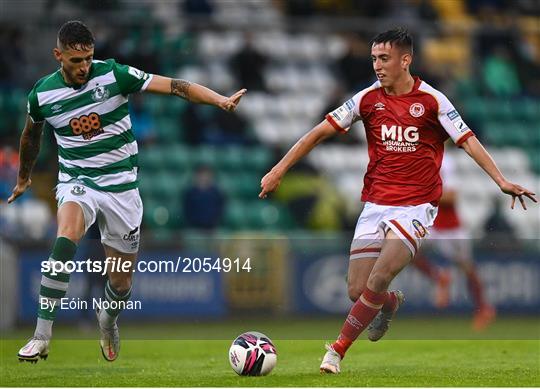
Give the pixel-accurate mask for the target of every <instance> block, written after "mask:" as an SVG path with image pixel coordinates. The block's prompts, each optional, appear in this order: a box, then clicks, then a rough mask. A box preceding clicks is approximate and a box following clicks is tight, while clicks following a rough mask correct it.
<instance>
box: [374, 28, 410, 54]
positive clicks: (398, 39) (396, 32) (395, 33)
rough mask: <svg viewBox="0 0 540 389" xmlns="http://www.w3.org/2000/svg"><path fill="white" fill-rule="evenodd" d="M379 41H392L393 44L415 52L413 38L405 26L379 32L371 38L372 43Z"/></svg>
mask: <svg viewBox="0 0 540 389" xmlns="http://www.w3.org/2000/svg"><path fill="white" fill-rule="evenodd" d="M379 43H390V45H392V46H394V45H395V46H397V47H399V48H400V49H402V50H404V51H408V52H409V53H411V54H412V53H413V38H412V36H411V34H409V31H407V29H405V28H401V27H400V28H396V29H393V30H388V31H385V32H381V33H380V34H377V36H375V37H374V38H373V39H372V40H371V45H374V44H379Z"/></svg>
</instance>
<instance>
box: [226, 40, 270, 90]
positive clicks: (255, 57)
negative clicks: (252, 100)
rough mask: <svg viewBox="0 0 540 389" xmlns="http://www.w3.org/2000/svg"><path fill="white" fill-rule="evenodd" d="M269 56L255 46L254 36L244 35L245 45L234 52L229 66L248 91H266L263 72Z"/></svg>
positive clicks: (240, 83)
mask: <svg viewBox="0 0 540 389" xmlns="http://www.w3.org/2000/svg"><path fill="white" fill-rule="evenodd" d="M267 63H268V58H267V56H266V55H263V54H261V53H260V52H259V51H257V49H256V48H255V47H254V46H253V36H252V35H251V34H250V33H246V34H245V35H244V46H243V47H242V49H240V51H239V52H237V53H236V54H233V56H232V57H231V59H230V62H229V66H230V69H231V72H232V73H233V74H234V75H235V77H236V79H237V80H238V83H239V85H240V86H241V87H242V88H247V90H248V91H259V90H260V91H266V90H267V87H266V84H265V81H264V77H263V73H264V68H265V67H266V64H267Z"/></svg>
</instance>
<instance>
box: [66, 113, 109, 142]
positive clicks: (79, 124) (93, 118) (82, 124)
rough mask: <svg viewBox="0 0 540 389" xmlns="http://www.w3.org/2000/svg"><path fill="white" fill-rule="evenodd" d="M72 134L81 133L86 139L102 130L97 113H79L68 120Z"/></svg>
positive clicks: (100, 132)
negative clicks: (79, 114)
mask: <svg viewBox="0 0 540 389" xmlns="http://www.w3.org/2000/svg"><path fill="white" fill-rule="evenodd" d="M69 126H70V127H71V131H72V132H73V135H82V137H83V138H84V139H86V140H88V139H92V138H93V137H95V136H97V135H99V134H102V133H103V132H104V130H103V127H102V125H101V117H100V116H99V114H97V113H95V112H92V113H90V114H89V115H81V116H79V117H77V118H73V119H71V120H70V121H69Z"/></svg>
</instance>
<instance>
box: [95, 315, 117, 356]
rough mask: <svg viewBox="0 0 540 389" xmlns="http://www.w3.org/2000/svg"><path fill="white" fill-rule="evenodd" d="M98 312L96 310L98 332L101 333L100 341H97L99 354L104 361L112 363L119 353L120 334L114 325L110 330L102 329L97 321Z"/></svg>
mask: <svg viewBox="0 0 540 389" xmlns="http://www.w3.org/2000/svg"><path fill="white" fill-rule="evenodd" d="M99 312H100V310H99V309H96V315H97V319H98V325H99V330H100V331H101V339H100V340H99V345H100V347H101V354H102V355H103V358H105V360H106V361H108V362H113V361H115V360H116V358H118V353H119V352H120V332H119V331H118V325H117V324H116V323H115V324H114V326H113V327H111V328H104V327H102V326H101V322H100V321H99Z"/></svg>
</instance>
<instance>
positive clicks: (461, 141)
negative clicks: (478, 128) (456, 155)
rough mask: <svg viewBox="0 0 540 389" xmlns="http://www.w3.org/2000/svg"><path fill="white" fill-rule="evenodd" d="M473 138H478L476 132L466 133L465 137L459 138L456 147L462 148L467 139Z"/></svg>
mask: <svg viewBox="0 0 540 389" xmlns="http://www.w3.org/2000/svg"><path fill="white" fill-rule="evenodd" d="M471 136H476V135H474V132H472V131H468V132H466V133H465V134H463V136H462V137H461V138H459V139H458V140H457V141H456V145H458V146H461V145H462V144H463V142H465V141H466V140H467V139H469V138H470V137H471Z"/></svg>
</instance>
